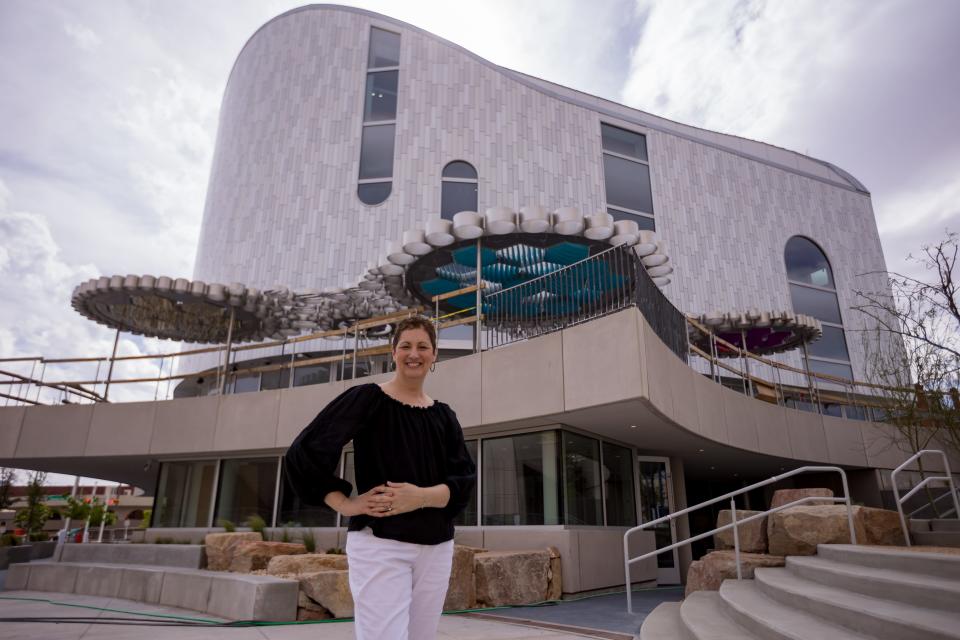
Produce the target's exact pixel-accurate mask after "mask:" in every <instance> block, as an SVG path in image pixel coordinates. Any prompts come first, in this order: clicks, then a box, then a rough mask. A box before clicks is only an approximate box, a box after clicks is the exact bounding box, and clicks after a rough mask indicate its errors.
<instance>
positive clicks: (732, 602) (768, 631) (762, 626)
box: [719, 569, 870, 640]
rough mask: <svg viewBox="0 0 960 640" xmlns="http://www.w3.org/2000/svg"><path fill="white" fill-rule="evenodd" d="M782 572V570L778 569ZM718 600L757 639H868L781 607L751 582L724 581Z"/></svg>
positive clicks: (788, 607) (814, 616) (788, 606)
mask: <svg viewBox="0 0 960 640" xmlns="http://www.w3.org/2000/svg"><path fill="white" fill-rule="evenodd" d="M778 570H779V571H783V569H778ZM719 596H720V598H721V599H722V600H723V603H724V604H725V605H726V607H727V610H728V611H730V612H731V614H732V617H733V618H734V619H735V620H736V621H737V622H738V623H739V624H740V625H741V626H743V627H744V628H746V629H747V630H749V632H750V633H751V634H752V635H748V634H746V633H745V634H744V635H742V636H740V637H742V638H760V639H761V640H868V639H869V638H870V636H868V635H864V634H861V633H857V632H855V631H852V630H850V629H847V628H845V627H842V626H838V625H835V624H833V623H831V622H828V621H826V620H824V619H823V618H822V616H820V615H819V614H817V613H810V612H808V611H804V610H801V609H798V608H796V607H793V606H791V605H789V604H784V603H782V602H780V601H778V600H776V599H774V598H771V597H770V596H769V595H767V594H765V593H764V592H763V591H762V590H761V589H760V588H759V586H758V585H757V583H756V581H755V580H726V581H724V583H723V584H722V585H721V586H720V593H719Z"/></svg>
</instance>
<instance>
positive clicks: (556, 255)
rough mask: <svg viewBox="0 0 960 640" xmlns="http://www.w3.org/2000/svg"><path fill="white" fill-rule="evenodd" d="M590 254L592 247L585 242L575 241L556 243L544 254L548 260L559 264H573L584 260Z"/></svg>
mask: <svg viewBox="0 0 960 640" xmlns="http://www.w3.org/2000/svg"><path fill="white" fill-rule="evenodd" d="M589 255H590V247H588V246H587V245H585V244H577V243H575V242H561V243H559V244H555V245H553V246H552V247H550V248H549V249H547V251H546V253H545V254H544V256H543V259H544V260H546V261H547V262H556V263H557V264H573V263H574V262H578V261H580V260H583V259H584V258H586V257H587V256H589Z"/></svg>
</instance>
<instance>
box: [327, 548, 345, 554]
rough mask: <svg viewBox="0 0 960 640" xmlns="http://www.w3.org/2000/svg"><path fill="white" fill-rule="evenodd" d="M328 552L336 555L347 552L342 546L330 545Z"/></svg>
mask: <svg viewBox="0 0 960 640" xmlns="http://www.w3.org/2000/svg"><path fill="white" fill-rule="evenodd" d="M327 553H332V554H333V555H336V556H342V555H346V552H345V551H344V550H343V549H341V548H340V547H330V548H329V549H327Z"/></svg>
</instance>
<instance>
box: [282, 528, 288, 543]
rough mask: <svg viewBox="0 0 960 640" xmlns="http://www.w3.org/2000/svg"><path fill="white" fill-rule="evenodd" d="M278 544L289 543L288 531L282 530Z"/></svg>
mask: <svg viewBox="0 0 960 640" xmlns="http://www.w3.org/2000/svg"><path fill="white" fill-rule="evenodd" d="M280 542H290V530H289V529H287V528H286V527H284V528H283V534H281V535H280Z"/></svg>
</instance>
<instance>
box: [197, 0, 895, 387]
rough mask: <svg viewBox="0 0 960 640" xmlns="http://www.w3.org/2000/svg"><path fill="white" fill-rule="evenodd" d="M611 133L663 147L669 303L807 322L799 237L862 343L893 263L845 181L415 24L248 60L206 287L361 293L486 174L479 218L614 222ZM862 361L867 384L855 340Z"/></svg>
mask: <svg viewBox="0 0 960 640" xmlns="http://www.w3.org/2000/svg"><path fill="white" fill-rule="evenodd" d="M371 25H375V26H380V27H382V28H385V29H388V30H392V31H397V32H399V33H400V34H401V63H400V90H399V91H400V96H399V101H398V115H397V137H396V151H395V157H394V173H393V178H394V180H393V191H392V193H391V195H390V197H389V198H388V199H387V200H386V202H384V203H383V204H381V205H378V206H372V207H371V206H367V205H364V204H363V203H361V202H360V201H359V199H358V198H357V195H356V190H357V173H358V167H359V154H360V132H361V126H362V108H363V94H364V79H365V74H366V63H367V59H366V58H367V41H368V34H369V30H370V26H371ZM601 121H603V122H610V123H612V124H617V125H620V126H624V127H626V128H629V129H632V130H635V131H639V132H642V133H645V134H646V135H647V143H648V149H649V155H650V168H651V174H652V175H651V179H652V188H653V198H654V207H655V211H656V221H657V230H658V233H659V234H660V236H661V237H662V238H663V239H664V240H665V241H666V242H667V245H668V248H667V252H668V254H669V255H670V257H671V259H672V260H673V264H674V267H675V273H674V275H673V283H672V284H670V285H669V286H668V287H666V289H665V292H666V294H667V295H668V296H669V298H670V299H671V301H672V302H673V303H674V304H675V305H676V306H677V307H679V308H680V309H681V310H683V311H685V312H691V313H700V312H705V311H710V310H714V309H722V310H746V309H748V308H751V307H757V308H762V309H790V297H789V292H788V290H787V283H786V271H785V268H784V263H783V249H784V246H785V243H786V241H787V240H788V239H789V238H790V237H791V236H792V235H795V234H802V235H805V236H808V237H809V238H811V239H813V240H814V241H815V242H817V243H818V244H820V246H821V247H823V249H824V251H825V252H826V254H827V256H828V257H829V259H830V260H831V263H832V266H833V270H834V276H835V278H836V281H837V283H838V289H839V296H840V302H841V306H842V307H843V309H844V312H843V313H844V321H845V325H846V327H847V329H848V330H849V329H851V328H855V327H856V326H859V322H858V319H857V318H856V317H855V315H856V312H854V311H852V310H850V309H849V305H850V304H851V301H852V291H851V290H852V288H854V287H864V288H866V287H872V288H874V289H879V288H880V287H881V285H882V281H877V278H878V277H879V276H868V277H865V278H859V279H858V277H857V276H858V274H864V273H868V272H879V271H883V270H884V269H885V265H884V260H883V254H882V251H881V247H880V241H879V237H878V234H877V229H876V223H875V220H874V215H873V210H872V205H871V201H870V196H869V194H868V193H866V192H865V191H864V190H863V189H862V187H861V186H860V185H859V184H858V183H856V181H855V180H853V179H852V178H849V176H846V174H844V173H843V172H841V171H838V170H835V169H834V168H832V167H830V166H829V165H827V164H826V163H822V162H820V161H817V160H813V159H811V158H807V157H805V156H802V155H800V154H796V153H793V152H790V151H786V150H783V149H779V148H776V147H772V146H769V145H765V144H762V143H759V142H754V141H750V140H743V139H740V138H735V137H732V136H726V135H722V134H718V133H713V132H709V131H704V130H700V129H696V128H694V127H688V126H686V125H681V124H678V123H673V122H670V121H667V120H664V119H662V118H658V117H655V116H651V115H649V114H645V113H643V112H640V111H636V110H633V109H630V108H628V107H624V106H622V105H616V104H614V103H611V102H608V101H605V100H602V99H599V98H594V97H592V96H587V95H585V94H581V93H579V92H576V91H573V90H570V89H566V88H563V87H559V86H557V85H553V84H550V83H548V82H545V81H542V80H538V79H534V78H529V77H527V76H523V75H522V74H518V73H516V72H512V71H509V70H506V69H502V68H499V67H496V66H494V65H492V64H490V63H487V62H485V61H482V60H481V59H479V58H478V57H476V56H474V55H473V54H470V53H469V52H466V51H465V50H463V49H462V48H460V47H457V46H456V45H453V44H451V43H448V42H446V41H444V40H442V39H440V38H437V37H435V36H432V35H430V34H428V33H426V32H424V31H422V30H420V29H417V28H415V27H411V26H410V25H406V24H404V23H400V22H394V21H392V20H390V19H387V18H384V17H382V16H376V15H375V14H370V13H367V12H364V11H360V10H354V9H346V8H333V7H323V6H313V7H304V8H302V9H298V10H294V11H293V12H289V13H287V14H284V15H283V16H280V17H278V18H275V19H274V20H272V21H271V22H269V23H267V24H266V25H265V26H264V27H262V28H261V29H260V30H259V31H258V32H257V33H256V34H254V36H253V37H252V38H251V39H250V41H249V42H248V43H247V45H246V46H245V48H244V49H243V51H242V52H241V53H240V55H239V57H238V59H237V62H236V64H235V66H234V69H233V72H232V74H231V77H230V80H229V84H228V86H227V90H226V93H225V95H224V99H223V105H222V110H221V116H220V128H219V132H218V137H217V145H216V153H215V157H214V162H213V169H212V173H211V177H210V185H209V191H208V194H207V203H206V210H205V212H204V219H203V228H202V233H201V239H200V245H199V251H198V255H197V263H196V264H197V266H196V271H195V274H194V275H195V277H196V278H200V279H204V280H207V281H219V282H232V281H239V282H243V283H245V284H248V285H251V286H260V287H267V286H271V285H273V284H278V283H282V284H285V285H288V286H291V287H294V288H318V287H323V286H328V285H337V284H345V283H350V284H353V283H355V282H356V280H357V278H358V277H359V276H360V274H361V273H362V272H363V271H364V269H365V267H366V264H367V262H368V261H372V260H376V259H378V258H380V257H381V254H382V249H383V244H384V242H385V241H386V240H387V239H399V238H400V235H401V233H402V232H403V230H405V229H407V228H410V227H414V226H420V225H422V224H423V223H424V222H425V221H426V220H428V219H429V218H430V217H432V216H437V215H439V208H440V171H441V169H442V167H443V166H444V165H445V164H446V163H447V162H449V161H451V160H457V159H460V160H466V161H468V162H470V163H471V164H473V165H474V166H475V167H476V168H477V171H478V173H479V202H480V208H481V209H483V208H485V207H487V206H493V205H507V206H511V207H514V208H518V207H520V206H522V205H525V204H528V203H529V204H533V203H539V204H543V205H545V206H547V207H549V208H557V207H560V206H568V205H572V206H577V207H580V208H581V209H583V210H584V211H586V212H591V211H594V210H601V209H602V208H603V207H604V205H605V202H604V188H603V174H602V162H601V147H600V122H601ZM861 280H862V282H860V281H861ZM871 280H872V281H871ZM848 343H849V347H850V351H851V358H852V360H853V364H854V370H855V373H856V374H857V375H858V377H861V376H862V373H863V371H862V367H861V360H862V359H861V357H860V352H861V350H860V345H859V344H858V339H857V338H856V336H855V335H853V336H851V335H850V333H849V332H848ZM796 362H799V361H796Z"/></svg>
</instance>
